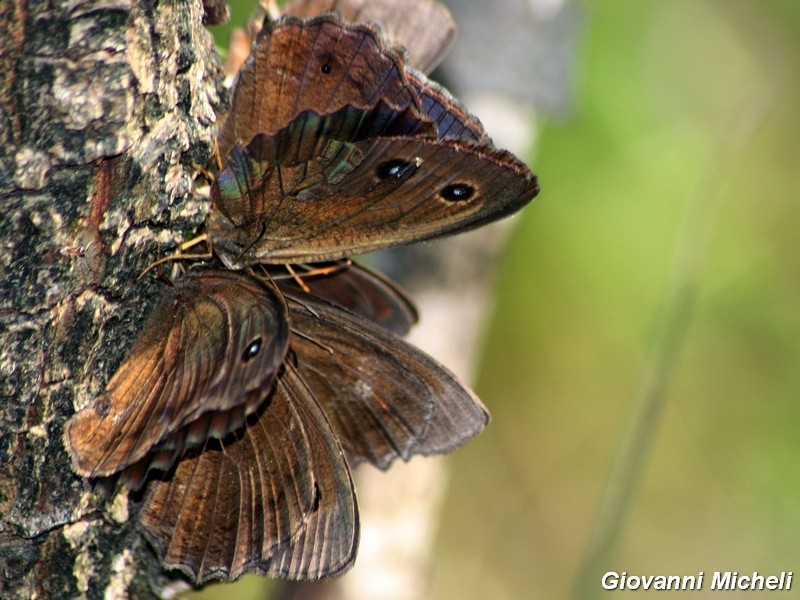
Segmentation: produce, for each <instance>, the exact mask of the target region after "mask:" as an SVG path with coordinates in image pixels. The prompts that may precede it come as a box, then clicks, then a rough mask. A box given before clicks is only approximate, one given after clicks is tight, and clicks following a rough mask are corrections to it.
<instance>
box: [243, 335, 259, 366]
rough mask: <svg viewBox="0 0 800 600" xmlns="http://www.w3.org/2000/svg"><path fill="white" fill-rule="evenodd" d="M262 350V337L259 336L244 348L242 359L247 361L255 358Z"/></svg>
mask: <svg viewBox="0 0 800 600" xmlns="http://www.w3.org/2000/svg"><path fill="white" fill-rule="evenodd" d="M259 352H261V338H257V339H255V340H253V341H252V342H250V344H249V345H248V346H247V348H245V349H244V352H243V353H242V360H243V361H244V362H247V361H248V360H250V359H252V358H255V357H256V356H258V353H259Z"/></svg>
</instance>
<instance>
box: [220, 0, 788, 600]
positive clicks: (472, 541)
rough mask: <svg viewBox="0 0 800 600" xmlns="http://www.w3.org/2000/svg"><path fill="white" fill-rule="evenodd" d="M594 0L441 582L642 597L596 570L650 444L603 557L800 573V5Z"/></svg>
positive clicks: (503, 286) (454, 503)
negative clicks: (607, 513) (592, 555)
mask: <svg viewBox="0 0 800 600" xmlns="http://www.w3.org/2000/svg"><path fill="white" fill-rule="evenodd" d="M580 7H581V12H582V14H581V19H580V29H581V30H580V36H579V46H578V48H576V54H575V56H574V67H575V68H574V73H575V81H574V93H575V97H574V110H573V111H572V112H571V113H570V114H568V115H562V116H560V117H551V118H548V117H547V116H542V123H543V125H542V127H541V131H540V137H539V139H538V142H537V148H536V155H535V156H532V157H530V158H531V161H530V162H531V164H533V166H534V169H535V171H536V172H537V174H538V175H539V177H540V180H541V182H542V188H543V191H542V194H541V196H540V197H539V198H538V199H537V200H536V201H535V202H534V203H533V205H531V206H530V207H529V208H527V209H526V210H525V211H523V212H522V213H521V215H520V216H519V217H517V223H516V229H515V231H514V233H513V235H512V240H511V243H510V245H509V247H508V251H507V254H506V256H505V259H504V262H503V265H502V276H501V278H500V282H499V289H498V291H497V298H496V306H495V314H494V316H493V317H492V320H491V327H490V330H489V332H488V336H487V339H486V343H485V348H484V349H483V355H484V358H483V360H482V362H481V368H480V376H479V379H478V381H477V384H476V389H477V391H478V393H479V395H480V396H481V398H482V399H483V400H484V402H485V403H486V404H487V405H488V407H489V408H490V409H491V411H492V416H493V421H492V424H491V425H490V427H489V428H488V429H487V431H486V432H485V433H483V434H482V435H481V436H480V437H478V438H477V439H475V440H473V441H472V442H471V443H469V444H468V445H467V446H465V447H464V448H461V449H460V450H459V451H458V452H456V453H454V454H453V455H452V457H450V459H449V461H450V463H449V464H450V466H451V467H452V474H451V482H450V489H449V495H448V497H447V499H446V505H445V511H444V520H443V523H442V526H441V532H440V535H439V541H438V546H437V551H436V556H435V562H434V564H433V565H431V584H432V597H433V598H436V599H442V600H444V599H450V598H459V599H461V600H470V599H479V598H480V599H483V598H492V599H493V600H504V599H517V598H566V597H570V596H571V595H575V596H576V597H584V596H588V595H589V593H590V592H594V593H596V594H597V595H598V596H603V597H622V595H623V594H628V595H630V594H631V593H632V592H604V593H601V592H602V589H601V587H600V582H599V578H597V579H596V580H593V581H590V582H589V585H588V587H580V585H578V587H577V588H576V584H580V583H584V584H586V583H587V582H586V581H581V577H582V575H580V573H584V575H583V576H585V571H581V564H582V563H583V561H584V560H585V558H586V555H587V547H588V546H589V544H590V539H592V532H593V531H597V529H598V527H601V526H602V525H604V524H607V523H608V521H607V517H602V516H599V510H600V505H601V502H602V499H603V498H604V495H605V492H604V489H605V488H606V484H607V482H608V481H609V477H610V473H611V468H612V464H614V461H617V462H618V463H619V464H623V465H624V464H628V466H629V469H628V471H625V472H626V473H628V474H630V473H631V472H635V466H636V464H635V461H632V460H631V459H639V460H641V466H642V477H641V479H640V480H639V481H638V483H637V481H636V479H635V478H632V479H625V478H624V477H622V478H620V479H615V481H617V482H618V483H619V482H620V481H621V482H627V487H626V489H624V490H622V492H623V497H625V492H633V493H632V494H631V495H630V503H629V504H625V503H621V504H620V503H617V504H616V506H618V507H620V508H621V511H620V512H621V515H622V519H621V520H620V522H619V523H616V524H613V523H612V525H613V526H612V527H611V530H612V533H615V534H617V535H618V540H619V543H618V545H617V546H616V548H615V549H614V548H611V547H609V548H605V549H604V550H603V551H602V552H601V554H602V555H603V556H604V557H605V560H606V565H605V566H604V568H607V569H608V570H615V571H620V572H621V571H627V572H628V573H632V574H646V575H695V574H697V573H698V572H699V571H704V572H706V585H705V588H706V590H705V591H704V592H696V593H687V594H686V597H697V598H700V597H706V595H707V594H708V588H709V587H710V574H711V572H713V571H715V570H734V571H739V572H741V573H748V572H750V573H752V571H756V570H758V571H760V572H762V573H764V574H773V573H780V572H781V571H792V570H796V571H797V572H796V573H795V575H796V578H797V579H798V581H797V582H796V583H795V585H794V587H795V588H798V589H800V461H798V457H800V435H799V434H800V419H798V416H799V415H800V402H798V401H799V400H800V369H798V365H800V260H798V250H799V249H800V248H799V247H798V246H800V245H799V244H798V239H800V202H799V201H798V196H800V194H799V193H798V190H800V158H799V157H800V152H798V149H799V148H800V143H798V140H800V116H798V115H800V77H798V74H800V3H798V2H796V1H795V0H771V1H759V0H661V1H658V2H655V1H652V2H647V1H645V2H633V1H630V0H619V1H609V0H607V1H604V2H596V3H595V2H584V3H580ZM248 10H249V9H244V10H242V9H240V8H239V7H238V6H234V15H235V18H237V19H238V20H239V21H240V22H241V20H243V19H245V18H246V16H247V14H248ZM220 36H221V38H220V41H221V45H224V44H225V43H226V42H224V40H226V39H227V34H226V33H224V31H222V32H220ZM643 414H644V416H645V417H647V418H644V419H642V418H640V417H641V416H642V415H643ZM626 431H628V432H633V434H632V435H630V436H629V437H626V436H625V432H626ZM637 433H638V434H639V437H638V438H637V437H636V435H635V434H637ZM624 440H632V441H631V442H630V443H627V445H626V442H625V441H624ZM604 519H606V521H604ZM253 579H255V578H253ZM245 581H248V582H251V581H252V580H251V579H249V578H245ZM256 581H258V580H257V579H256ZM250 585H251V587H250V588H249V590H250V591H241V590H240V591H239V592H237V597H238V598H244V597H246V596H245V595H244V594H247V593H252V594H253V596H251V597H258V594H259V593H260V592H259V591H258V590H257V589H256V588H258V585H257V584H254V583H251V584H250ZM576 590H577V591H576ZM587 590H588V591H587ZM211 591H213V588H212V589H211V590H209V592H211ZM222 593H223V594H224V595H226V596H227V594H228V593H229V591H223V592H222ZM655 593H656V592H650V594H651V595H652V594H655ZM668 593H669V592H668ZM673 593H675V592H673ZM678 593H679V594H680V592H678ZM790 593H791V592H790ZM635 594H637V597H638V595H639V594H641V595H644V596H646V595H647V593H645V592H641V591H639V592H635ZM736 594H739V595H745V594H747V597H760V596H761V595H765V594H766V592H761V593H758V592H751V593H747V592H732V593H728V594H727V595H725V597H726V598H727V597H736ZM206 597H211V596H206Z"/></svg>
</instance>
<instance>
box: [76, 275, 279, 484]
mask: <svg viewBox="0 0 800 600" xmlns="http://www.w3.org/2000/svg"><path fill="white" fill-rule="evenodd" d="M287 346H288V321H287V314H286V306H285V304H284V302H283V299H282V297H281V296H280V294H279V293H278V292H277V291H276V290H275V289H274V288H273V287H272V286H271V285H268V284H266V283H264V282H261V281H259V280H256V279H253V278H251V277H247V276H245V275H242V274H238V273H233V272H202V273H196V274H191V275H187V276H186V277H184V278H183V279H181V280H180V281H179V282H178V283H177V284H176V286H175V287H174V288H170V289H168V290H167V291H166V292H165V294H164V296H163V297H162V298H161V299H160V300H159V302H158V303H157V305H156V307H155V308H154V310H153V313H152V315H151V317H150V318H149V320H148V321H147V323H146V324H145V327H144V329H143V330H142V332H141V334H140V335H139V338H138V339H137V341H136V342H135V343H134V345H133V347H132V348H131V350H130V351H129V353H128V355H127V357H126V358H125V360H124V361H123V362H122V364H121V365H120V366H119V368H118V369H117V371H116V373H115V374H114V375H113V377H112V378H111V380H110V381H109V383H108V385H107V386H106V390H105V391H104V392H103V394H101V395H100V396H98V397H97V398H95V399H94V400H92V401H91V402H90V404H89V405H88V406H86V407H85V408H84V409H82V410H81V411H79V412H78V413H77V414H76V415H75V416H73V417H72V419H70V421H69V422H68V423H67V425H66V430H65V441H66V446H67V449H68V451H69V452H70V454H71V455H72V458H73V463H74V466H75V469H76V471H77V472H78V473H80V474H81V475H84V476H89V477H100V476H108V475H111V474H113V473H115V472H117V471H120V470H122V469H124V468H126V467H128V466H130V465H133V464H135V463H137V462H138V461H140V460H142V459H143V458H145V456H146V455H147V454H148V453H150V452H152V451H155V450H159V449H160V446H163V444H165V443H167V442H168V441H169V440H172V441H173V442H174V443H173V444H172V445H171V446H170V447H172V448H174V447H176V444H178V445H180V444H183V445H193V444H197V443H201V442H202V441H204V440H205V439H206V438H207V437H222V436H224V435H225V434H227V433H228V432H229V431H231V430H232V429H234V428H236V427H238V426H240V425H241V423H242V421H243V418H244V416H245V415H246V414H248V413H250V412H252V411H254V410H255V409H256V408H257V407H258V405H259V404H260V402H261V401H263V399H264V398H265V397H266V395H267V394H268V393H269V389H270V385H271V383H272V381H273V379H274V377H275V374H276V373H277V370H278V368H279V367H280V365H281V364H282V363H283V360H284V357H285V356H286V351H287ZM231 411H232V412H231ZM226 413H228V414H226ZM179 431H180V432H181V433H178V432H179Z"/></svg>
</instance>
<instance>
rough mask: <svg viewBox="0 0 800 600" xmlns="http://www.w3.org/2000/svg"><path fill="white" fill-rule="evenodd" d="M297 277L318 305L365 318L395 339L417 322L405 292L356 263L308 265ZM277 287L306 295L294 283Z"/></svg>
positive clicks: (290, 280) (287, 281)
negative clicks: (334, 307)
mask: <svg viewBox="0 0 800 600" xmlns="http://www.w3.org/2000/svg"><path fill="white" fill-rule="evenodd" d="M308 272H310V273H312V274H308ZM313 273H318V274H313ZM300 277H301V278H302V282H303V285H304V286H305V287H306V289H307V290H309V291H310V293H311V294H312V295H313V296H314V297H315V299H316V300H317V301H324V302H327V303H329V304H331V305H333V306H336V307H338V308H343V309H345V310H347V311H349V312H351V313H354V314H356V315H359V316H361V317H364V318H365V319H368V320H370V321H371V322H373V323H375V324H376V325H380V326H381V327H383V328H384V329H388V330H389V331H391V332H392V333H394V334H396V335H405V334H407V333H408V332H409V330H410V329H411V326H412V325H414V324H415V323H416V322H417V319H418V314H417V309H416V307H415V306H414V302H413V301H412V300H411V299H410V298H409V297H408V295H407V294H406V292H405V291H403V290H402V289H401V288H400V286H399V285H398V284H397V283H395V282H394V281H392V280H390V279H389V278H388V277H386V276H384V275H381V274H380V273H378V272H376V271H373V270H372V269H369V268H367V267H365V266H363V265H360V264H358V263H354V262H350V263H321V264H314V265H309V266H308V268H307V272H305V273H302V272H301V273H300ZM280 287H281V289H284V290H288V291H289V292H290V293H292V294H295V295H298V296H299V297H300V298H301V299H302V292H304V291H305V290H304V289H303V288H301V287H300V285H299V283H298V282H297V281H296V280H295V279H284V280H283V281H281V283H280Z"/></svg>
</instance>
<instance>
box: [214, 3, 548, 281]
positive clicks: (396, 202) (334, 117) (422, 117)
mask: <svg viewBox="0 0 800 600" xmlns="http://www.w3.org/2000/svg"><path fill="white" fill-rule="evenodd" d="M219 150H220V155H221V156H222V157H223V159H224V160H225V164H224V166H223V168H222V170H221V171H220V172H219V174H218V176H217V178H216V180H215V182H214V184H213V185H212V188H211V202H212V206H211V214H210V219H209V223H208V234H209V236H210V238H211V239H212V241H213V243H214V250H215V253H216V254H217V255H218V256H219V258H220V259H221V260H222V262H223V263H224V264H225V265H226V266H227V267H228V268H232V269H237V268H243V267H245V266H247V265H250V264H256V263H269V264H284V263H307V262H319V261H324V260H335V259H340V258H344V257H347V256H351V255H353V254H359V253H363V252H368V251H371V250H377V249H380V248H387V247H391V246H396V245H402V244H408V243H412V242H418V241H423V240H428V239H432V238H436V237H441V236H444V235H449V234H452V233H456V232H460V231H466V230H469V229H472V228H474V227H478V226H481V225H484V224H486V223H489V222H491V221H494V220H497V219H499V218H502V217H504V216H507V215H508V214H511V213H513V212H515V211H516V210H518V209H519V208H521V207H522V206H524V205H525V204H526V203H527V202H529V201H530V200H531V199H532V198H533V197H534V196H535V195H536V194H537V193H538V189H539V188H538V183H537V180H536V178H535V176H534V175H533V174H532V173H531V172H530V170H529V169H528V167H527V166H526V165H525V164H524V163H523V162H522V161H520V160H519V159H517V158H516V157H515V156H513V155H512V154H510V153H508V152H506V151H503V150H500V149H497V148H495V147H494V146H493V145H492V144H491V141H490V140H489V138H488V136H486V134H485V132H484V131H483V128H482V126H481V125H480V122H479V121H478V120H477V118H475V117H474V116H472V115H470V114H469V112H468V111H467V110H466V109H465V108H464V107H463V106H461V105H460V104H459V103H458V101H456V100H455V98H453V97H452V95H450V94H449V92H447V91H446V90H445V89H444V88H442V87H440V86H438V85H436V84H435V83H433V82H431V81H430V80H428V79H427V77H426V76H425V75H424V74H422V73H421V72H419V71H416V70H414V69H413V68H411V67H408V66H407V65H406V64H405V62H404V58H403V55H402V53H401V52H399V51H396V50H394V49H392V48H388V47H386V45H385V42H384V40H383V38H382V36H381V34H380V32H379V30H378V29H377V28H376V27H374V26H372V25H368V24H355V25H353V24H346V23H344V22H343V21H342V20H341V19H340V18H339V17H337V16H335V15H330V14H328V15H322V16H319V17H314V18H311V19H306V20H302V19H297V18H294V17H283V18H282V19H280V20H278V21H275V22H267V23H266V24H265V26H264V28H263V29H262V31H261V32H260V34H259V36H258V38H257V40H256V43H255V46H254V50H253V53H252V56H251V57H250V58H249V59H248V60H247V61H246V62H245V63H244V65H243V66H242V69H241V71H240V73H239V75H238V78H237V80H236V83H235V86H234V91H233V97H232V103H231V110H230V112H229V113H228V115H227V116H226V117H225V119H224V120H223V122H222V124H221V126H220V133H219Z"/></svg>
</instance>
